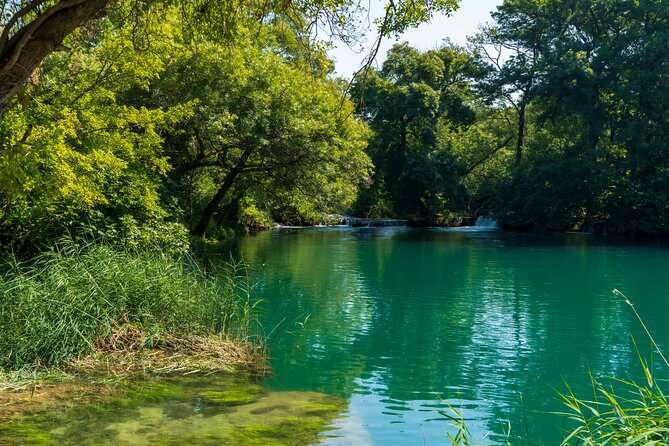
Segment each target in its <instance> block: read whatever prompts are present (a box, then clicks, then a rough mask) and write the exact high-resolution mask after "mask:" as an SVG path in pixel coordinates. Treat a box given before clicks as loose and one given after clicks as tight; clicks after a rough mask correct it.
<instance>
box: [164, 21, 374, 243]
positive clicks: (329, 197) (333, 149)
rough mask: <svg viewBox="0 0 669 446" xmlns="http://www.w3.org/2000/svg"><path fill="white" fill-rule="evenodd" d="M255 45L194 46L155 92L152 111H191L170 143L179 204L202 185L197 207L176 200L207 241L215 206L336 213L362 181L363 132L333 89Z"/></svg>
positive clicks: (279, 53)
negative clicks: (172, 107) (191, 107)
mask: <svg viewBox="0 0 669 446" xmlns="http://www.w3.org/2000/svg"><path fill="white" fill-rule="evenodd" d="M263 40H264V41H265V42H268V43H266V45H265V46H263V47H258V46H256V45H254V44H253V43H252V42H250V41H249V42H248V43H247V45H245V46H238V47H237V48H224V47H221V46H217V45H214V44H203V45H198V47H197V48H193V49H192V50H187V51H186V53H185V54H184V55H183V56H180V57H179V58H178V59H177V60H174V61H173V62H172V63H171V65H170V68H169V69H168V70H167V71H166V73H165V74H164V75H163V76H162V78H161V80H160V81H159V82H157V83H156V84H155V85H154V87H153V89H154V100H156V101H157V103H158V104H161V105H165V104H170V103H171V102H172V101H175V100H179V101H186V102H189V101H193V102H196V103H197V105H196V107H195V113H194V115H193V116H192V117H191V118H190V119H189V120H187V121H185V122H184V123H183V124H182V125H179V126H178V127H177V129H176V130H175V131H174V132H173V133H172V136H171V137H170V138H169V139H168V153H169V154H170V156H171V159H172V162H173V164H174V167H175V169H174V172H173V177H174V178H175V181H176V182H177V183H179V184H181V192H182V196H183V192H184V191H186V190H191V191H192V188H193V182H194V181H197V182H199V183H200V184H202V181H204V180H205V179H206V183H207V184H209V186H208V187H207V188H205V189H202V188H200V190H198V191H195V192H196V193H197V194H199V196H200V197H199V199H196V200H195V201H200V200H202V201H203V203H202V205H201V206H197V203H195V205H196V207H199V209H197V210H195V211H192V208H193V204H194V203H193V200H192V198H190V199H189V198H188V197H184V198H185V199H186V201H187V204H186V208H187V209H189V210H190V211H191V212H190V214H191V218H192V219H193V221H192V222H191V225H192V232H193V234H195V235H198V236H202V235H204V234H205V232H206V231H207V228H208V226H209V223H210V221H211V219H212V217H213V216H214V214H215V213H216V212H217V211H218V210H219V209H221V206H222V205H223V204H225V203H228V204H230V203H232V204H234V205H236V204H237V203H238V202H239V201H240V200H242V199H243V198H244V197H250V198H252V199H254V201H255V202H261V203H263V205H261V206H260V207H261V208H262V209H263V210H264V211H272V210H277V209H278V206H279V204H280V203H281V205H283V206H284V207H285V206H286V205H288V204H290V205H291V206H293V207H294V208H295V209H296V210H297V212H298V214H300V213H301V214H305V213H308V212H309V211H312V213H314V212H315V213H318V212H320V213H322V212H326V211H329V212H333V211H337V210H342V208H345V207H346V206H347V204H350V203H351V202H352V200H353V198H354V197H355V192H356V190H357V186H358V184H360V182H362V181H364V180H365V179H366V178H367V177H368V176H369V169H370V165H369V160H368V158H367V156H366V155H365V153H364V151H363V149H364V147H365V146H366V143H367V130H366V126H365V125H364V124H363V123H361V122H359V121H358V120H356V119H355V118H354V116H353V109H352V104H351V103H350V102H349V101H347V100H344V99H342V95H343V92H342V90H341V86H340V84H338V83H336V82H333V81H330V80H328V79H327V78H326V77H325V73H321V74H320V75H316V74H308V73H306V71H307V70H305V69H304V68H303V67H302V66H301V64H302V62H300V61H299V59H296V58H294V57H287V55H286V53H285V48H283V47H280V46H273V44H272V43H271V42H272V38H271V34H269V35H267V38H266V39H263ZM223 211H225V209H223ZM228 217H230V216H228ZM233 220H234V217H233Z"/></svg>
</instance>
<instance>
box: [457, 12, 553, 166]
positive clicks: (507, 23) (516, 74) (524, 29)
mask: <svg viewBox="0 0 669 446" xmlns="http://www.w3.org/2000/svg"><path fill="white" fill-rule="evenodd" d="M541 7H542V6H541V3H540V2H535V1H528V0H510V1H505V2H504V3H503V4H502V5H501V6H499V7H498V8H497V10H496V11H495V12H493V13H492V16H493V19H494V20H495V22H494V24H492V25H487V26H483V27H482V28H481V31H480V32H479V33H478V34H477V35H475V36H473V37H472V38H471V39H470V41H471V43H472V50H473V53H474V55H475V57H476V58H477V60H478V62H479V63H480V64H481V65H482V67H483V69H484V71H485V72H486V73H487V75H486V76H485V77H484V78H483V79H481V81H480V82H479V83H478V85H477V88H478V89H479V91H480V93H481V94H482V95H483V96H484V97H485V98H486V99H487V101H488V102H489V103H490V104H491V105H494V106H497V107H503V108H507V107H511V108H512V109H513V110H514V112H515V115H516V144H515V149H516V154H515V160H514V163H515V165H516V166H518V165H519V164H520V162H521V161H522V159H523V149H524V146H525V136H526V132H527V130H526V128H527V108H528V106H529V104H530V102H532V98H533V95H534V90H535V87H536V84H537V76H538V74H537V73H538V72H539V71H540V66H539V64H540V62H541V61H540V56H541V55H542V49H543V47H544V46H546V45H548V44H547V42H546V40H545V39H546V36H545V34H546V32H547V28H546V26H547V25H546V20H545V18H546V17H545V15H544V14H541V12H540V8H541Z"/></svg>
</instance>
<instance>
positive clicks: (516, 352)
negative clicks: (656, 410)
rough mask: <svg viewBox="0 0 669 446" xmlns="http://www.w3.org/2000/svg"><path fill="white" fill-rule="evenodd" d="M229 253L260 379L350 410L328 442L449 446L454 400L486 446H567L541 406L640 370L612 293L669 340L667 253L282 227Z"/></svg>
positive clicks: (516, 239) (575, 239) (629, 323)
mask: <svg viewBox="0 0 669 446" xmlns="http://www.w3.org/2000/svg"><path fill="white" fill-rule="evenodd" d="M232 249H233V251H234V252H235V253H236V255H237V256H239V257H241V258H243V259H245V260H246V261H248V262H249V263H250V264H251V265H256V270H255V276H256V278H257V280H258V281H259V285H258V288H257V290H256V291H257V293H258V294H259V297H261V298H262V299H263V303H262V308H263V316H262V320H263V325H264V327H265V330H266V331H268V332H269V331H272V332H273V336H272V339H271V353H272V366H273V368H274V371H275V377H274V378H272V379H271V380H269V381H268V383H267V385H269V386H270V387H272V388H274V389H280V390H303V391H318V392H325V393H327V394H330V395H337V396H340V397H343V398H346V399H347V400H348V411H347V414H346V416H345V417H344V418H342V419H340V420H338V421H337V423H336V426H337V429H336V430H335V431H334V434H336V435H339V436H340V437H341V438H340V439H339V440H333V444H352V443H351V442H347V440H346V439H347V438H349V437H350V438H355V439H356V440H355V442H354V444H365V443H368V444H394V445H403V444H406V445H410V444H416V441H417V439H418V440H419V441H420V442H421V443H425V444H443V442H444V436H445V434H446V432H447V431H448V430H449V429H452V426H451V423H450V422H448V421H447V420H446V418H445V417H444V416H443V412H444V410H445V409H447V408H448V407H449V406H453V407H456V408H458V409H460V410H461V411H462V412H463V414H464V416H465V418H467V419H468V420H469V425H470V428H471V430H472V431H473V433H474V436H475V437H476V438H478V439H482V438H484V437H485V438H486V441H488V442H490V443H493V444H495V443H499V442H501V441H503V440H504V439H505V438H506V436H507V435H508V430H509V425H510V426H511V434H510V436H511V438H515V439H518V438H519V437H523V438H524V439H525V438H526V437H529V438H530V444H558V443H559V439H560V438H561V436H562V433H563V429H564V426H563V421H562V420H561V419H559V418H558V417H556V416H554V415H548V414H546V412H549V411H556V410H562V407H561V406H560V403H559V401H558V400H557V398H556V389H558V390H559V389H563V388H564V380H567V381H568V382H569V383H570V384H571V385H572V387H573V388H574V389H575V391H577V392H581V394H586V395H587V394H589V381H588V376H587V372H588V370H592V371H593V373H594V374H595V375H600V376H601V375H613V374H615V375H619V376H630V377H636V376H638V373H637V372H639V368H638V367H637V362H636V361H637V360H636V355H635V354H634V353H633V352H632V348H631V344H630V342H629V337H630V335H635V336H636V337H637V338H638V339H642V338H643V337H642V336H641V333H640V332H639V330H638V327H637V325H636V323H635V321H634V320H633V318H632V317H631V315H630V314H629V313H628V312H627V309H626V308H625V305H624V303H623V302H621V301H620V300H618V299H616V298H614V297H613V296H612V295H611V290H612V289H613V288H621V289H625V290H627V293H628V294H629V295H633V296H635V297H636V301H637V302H638V305H637V306H638V308H639V309H640V311H642V313H643V314H644V315H646V316H647V318H648V323H649V325H651V327H652V329H653V330H654V333H656V334H657V337H658V339H659V340H660V341H664V342H667V341H669V327H667V326H666V324H665V323H664V321H663V317H662V314H663V312H664V310H665V305H666V298H665V296H666V294H665V291H666V289H667V283H666V271H667V267H669V255H667V251H666V249H665V248H664V247H663V246H662V245H657V244H652V243H651V244H646V245H640V244H628V243H609V242H606V241H602V240H600V239H597V238H595V237H592V236H589V235H586V234H548V235H541V236H538V235H531V234H514V233H506V232H501V231H485V232H482V231H452V230H443V229H427V230H425V229H423V230H415V229H409V228H373V229H353V230H352V229H348V230H344V229H318V230H314V229H307V230H300V231H289V232H284V231H278V232H273V233H265V234H261V235H258V236H253V237H244V238H241V239H239V240H237V241H236V242H235V244H234V245H233V246H232ZM276 327H279V328H278V329H275V328H276ZM639 377H640V376H639ZM521 396H522V397H521ZM523 443H525V440H523Z"/></svg>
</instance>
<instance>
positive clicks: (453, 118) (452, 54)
mask: <svg viewBox="0 0 669 446" xmlns="http://www.w3.org/2000/svg"><path fill="white" fill-rule="evenodd" d="M476 76H477V67H476V66H475V65H474V64H473V61H472V59H471V58H470V57H469V56H468V55H467V54H466V53H465V52H464V50H462V49H460V48H457V47H453V46H445V47H443V48H441V49H439V50H433V51H428V52H425V53H420V52H419V51H417V50H415V49H413V48H411V47H410V46H409V45H407V44H400V45H395V46H394V47H393V48H392V49H391V50H390V52H389V53H388V58H387V60H386V61H385V62H384V64H383V67H382V69H381V70H379V71H375V70H371V71H369V72H367V73H366V74H365V75H364V76H361V78H360V79H359V81H358V82H357V83H356V85H355V91H356V93H355V94H357V95H359V96H361V97H362V99H361V101H360V107H359V110H358V111H359V113H360V114H361V115H362V116H363V117H364V118H366V119H367V120H368V121H369V123H370V126H371V127H372V129H373V130H374V132H375V135H374V139H373V141H372V142H371V143H370V147H369V149H368V151H369V153H370V156H371V158H372V159H373V161H374V165H375V168H376V172H375V177H374V182H373V184H372V185H371V187H370V188H369V190H368V191H366V192H365V193H364V194H363V196H362V197H361V199H360V200H359V203H358V209H359V212H360V213H362V214H366V215H374V214H376V213H378V212H379V210H384V209H392V210H391V213H390V215H393V216H402V217H407V216H408V217H410V218H414V219H434V218H435V216H438V215H439V214H443V213H445V212H448V211H449V209H452V208H454V207H456V206H458V205H459V204H460V201H461V198H462V194H461V192H462V191H461V187H460V185H459V181H458V178H457V172H458V171H459V169H460V168H461V166H460V165H459V163H458V162H457V160H456V159H455V157H454V154H453V152H452V151H451V150H450V147H448V145H446V146H444V145H442V144H441V143H443V142H444V141H443V138H442V136H443V134H444V133H445V132H449V131H451V130H452V129H458V130H459V129H460V128H466V127H467V126H469V125H470V124H472V123H473V121H474V119H475V116H476V113H475V111H474V109H473V108H472V105H471V103H470V98H471V95H470V93H471V91H470V88H469V87H470V84H471V81H472V79H474V78H475V77H476ZM458 130H456V131H458ZM383 197H386V198H383ZM387 197H390V199H388V198H387Z"/></svg>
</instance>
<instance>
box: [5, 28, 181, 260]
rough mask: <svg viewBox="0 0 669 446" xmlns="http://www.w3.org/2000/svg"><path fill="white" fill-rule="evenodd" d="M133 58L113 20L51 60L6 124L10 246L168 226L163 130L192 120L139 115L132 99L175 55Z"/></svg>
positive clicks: (127, 32) (158, 52) (163, 49)
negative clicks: (124, 226)
mask: <svg viewBox="0 0 669 446" xmlns="http://www.w3.org/2000/svg"><path fill="white" fill-rule="evenodd" d="M161 31H162V39H156V41H155V42H154V43H155V44H154V51H152V52H151V53H138V52H135V51H133V48H132V43H131V33H132V28H131V27H124V28H121V29H120V30H119V29H114V27H113V25H112V24H111V23H110V22H109V21H107V20H103V21H101V22H99V23H98V27H97V29H96V30H95V32H91V33H87V32H84V31H83V30H80V31H77V32H75V34H73V35H71V36H70V37H69V38H68V44H70V45H71V46H72V47H73V49H72V50H71V51H69V52H67V53H65V52H62V53H58V54H54V55H52V56H50V57H49V58H48V59H47V60H46V61H45V63H44V65H43V67H42V70H41V73H40V82H38V83H37V84H35V85H30V86H29V87H28V88H27V89H26V91H25V92H24V94H25V95H26V100H25V101H24V103H23V104H21V105H16V106H14V107H12V108H10V109H9V110H8V111H7V112H6V113H5V115H4V116H3V117H2V119H0V222H1V223H0V237H1V238H2V240H3V244H5V246H13V247H14V248H15V249H19V248H20V247H22V246H26V247H30V246H34V245H39V244H42V243H47V242H48V241H50V240H53V239H54V238H57V237H59V236H61V235H63V234H65V233H68V232H70V233H71V234H73V235H74V233H76V232H80V231H82V230H85V228H89V230H90V231H92V232H96V233H97V232H98V231H104V230H105V228H107V227H111V226H113V225H115V224H119V223H120V222H121V220H122V219H123V218H126V217H127V218H132V219H134V220H136V221H138V222H147V221H152V220H153V221H159V220H162V219H164V218H165V217H167V211H166V208H165V206H164V203H163V200H162V197H161V196H160V187H161V183H162V181H163V179H164V178H165V175H166V173H167V172H168V170H169V169H170V165H169V162H168V159H167V158H166V157H165V156H164V154H163V152H162V142H163V139H162V137H161V135H160V134H161V129H163V128H166V127H170V126H173V125H174V124H175V123H176V122H177V121H179V120H181V119H184V118H185V117H186V116H188V114H189V113H190V107H189V106H188V104H184V105H182V106H178V107H172V108H164V109H157V108H153V109H148V108H146V107H142V106H133V105H130V104H128V103H127V102H126V101H124V99H123V97H122V93H123V92H124V91H127V90H129V89H139V90H141V89H146V88H147V87H148V85H149V83H150V82H151V80H152V79H155V78H156V77H157V76H158V75H159V73H160V72H161V71H162V70H163V69H164V66H165V62H166V60H167V57H168V55H169V54H170V53H171V52H172V51H173V49H174V45H173V44H172V43H170V41H169V40H168V39H166V36H169V35H170V33H171V27H170V25H168V24H165V25H163V27H162V29H161Z"/></svg>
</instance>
